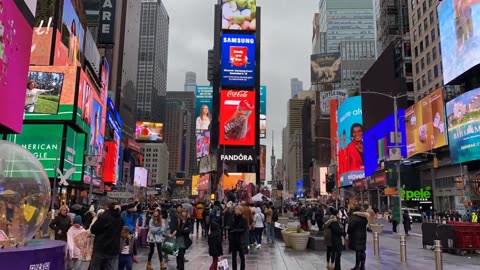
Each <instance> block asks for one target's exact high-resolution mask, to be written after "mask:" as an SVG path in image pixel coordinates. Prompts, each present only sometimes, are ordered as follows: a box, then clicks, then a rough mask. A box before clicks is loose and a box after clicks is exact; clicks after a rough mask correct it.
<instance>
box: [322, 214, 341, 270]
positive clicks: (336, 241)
mask: <svg viewBox="0 0 480 270" xmlns="http://www.w3.org/2000/svg"><path fill="white" fill-rule="evenodd" d="M338 213H339V212H338V210H337V209H334V208H332V209H331V216H330V218H329V219H328V221H327V224H325V227H326V229H325V231H328V233H327V234H329V236H328V237H329V238H330V239H329V243H328V244H330V256H329V254H328V253H329V252H328V251H329V250H328V248H329V247H328V245H327V268H328V269H334V270H341V257H342V250H343V249H344V246H343V241H342V238H343V237H345V235H346V233H345V230H344V229H343V228H342V224H341V223H340V222H339V218H338ZM325 239H326V238H325Z"/></svg>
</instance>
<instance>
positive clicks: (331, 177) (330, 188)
mask: <svg viewBox="0 0 480 270" xmlns="http://www.w3.org/2000/svg"><path fill="white" fill-rule="evenodd" d="M325 176H326V179H327V193H332V192H333V190H334V189H335V177H334V175H328V174H326V175H325Z"/></svg>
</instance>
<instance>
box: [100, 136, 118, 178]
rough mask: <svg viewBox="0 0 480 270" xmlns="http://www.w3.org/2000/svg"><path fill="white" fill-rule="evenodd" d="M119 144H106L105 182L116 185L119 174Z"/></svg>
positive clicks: (111, 142) (110, 142) (112, 142)
mask: <svg viewBox="0 0 480 270" xmlns="http://www.w3.org/2000/svg"><path fill="white" fill-rule="evenodd" d="M118 150H119V149H118V144H117V142H114V141H109V142H105V161H104V165H103V176H102V179H103V182H104V183H110V184H116V183H117V179H118V176H117V173H118V158H119V154H118V152H119V151H118Z"/></svg>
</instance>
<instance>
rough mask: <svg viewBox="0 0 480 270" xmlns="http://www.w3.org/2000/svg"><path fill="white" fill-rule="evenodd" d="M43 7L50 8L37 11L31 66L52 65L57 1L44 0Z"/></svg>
mask: <svg viewBox="0 0 480 270" xmlns="http://www.w3.org/2000/svg"><path fill="white" fill-rule="evenodd" d="M42 5H49V8H39V9H37V10H36V14H34V15H35V22H34V25H33V26H34V28H33V37H32V47H31V55H30V65H39V66H48V65H50V54H51V51H52V44H53V36H54V33H55V31H57V30H56V27H54V26H55V25H56V24H57V23H56V20H55V19H54V14H55V10H56V9H57V7H56V0H44V1H42Z"/></svg>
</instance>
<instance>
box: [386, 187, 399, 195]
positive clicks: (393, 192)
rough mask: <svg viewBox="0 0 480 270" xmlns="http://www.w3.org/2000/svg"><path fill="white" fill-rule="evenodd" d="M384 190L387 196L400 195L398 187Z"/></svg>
mask: <svg viewBox="0 0 480 270" xmlns="http://www.w3.org/2000/svg"><path fill="white" fill-rule="evenodd" d="M384 192H385V196H397V195H398V193H397V189H396V188H392V187H388V188H385V191H384Z"/></svg>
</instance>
